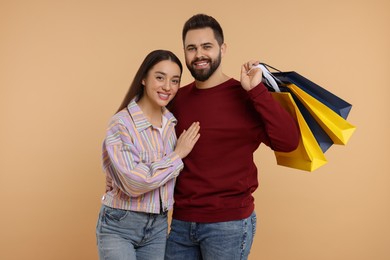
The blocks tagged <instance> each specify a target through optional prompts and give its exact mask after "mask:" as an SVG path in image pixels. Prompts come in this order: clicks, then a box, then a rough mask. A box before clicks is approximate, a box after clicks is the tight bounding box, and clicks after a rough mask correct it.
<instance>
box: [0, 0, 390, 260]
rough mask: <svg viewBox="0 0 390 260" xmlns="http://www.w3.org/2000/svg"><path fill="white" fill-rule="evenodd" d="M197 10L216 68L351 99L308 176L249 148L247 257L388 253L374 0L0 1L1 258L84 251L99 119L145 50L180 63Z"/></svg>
mask: <svg viewBox="0 0 390 260" xmlns="http://www.w3.org/2000/svg"><path fill="white" fill-rule="evenodd" d="M141 2H142V3H141ZM198 12H205V13H207V14H210V15H213V16H214V17H216V18H217V19H218V20H219V21H220V23H221V24H222V26H223V28H224V31H225V34H226V42H227V44H228V52H227V55H226V57H225V58H224V70H225V71H226V73H227V74H229V75H231V76H233V77H236V78H238V76H239V69H240V65H241V63H243V62H245V61H246V60H248V59H250V58H259V59H261V60H262V61H264V62H267V63H269V64H271V65H274V66H276V67H278V68H279V69H282V70H285V71H288V70H295V71H298V72H299V73H301V74H302V75H304V76H306V77H308V78H310V79H312V80H313V81H315V82H316V83H318V84H320V85H322V86H323V87H325V88H327V89H328V90H330V91H332V92H334V93H336V94H337V95H339V96H341V97H343V98H344V99H346V100H347V101H349V102H350V103H352V104H353V105H354V107H353V109H352V111H351V114H350V116H349V118H348V119H349V121H350V122H351V123H353V124H355V125H356V126H357V127H358V128H357V130H356V132H355V133H354V135H353V136H352V138H351V140H350V142H349V143H348V145H347V146H333V147H332V148H331V149H330V150H329V151H328V152H327V153H326V156H327V158H328V160H329V163H328V164H327V165H325V166H323V167H321V168H320V169H319V170H317V171H315V172H313V173H307V172H302V171H298V170H291V169H288V168H286V167H281V166H277V165H276V164H275V158H274V155H273V153H272V151H271V150H269V149H268V148H266V147H262V148H260V149H259V150H258V152H257V153H256V162H257V164H258V166H259V169H260V174H259V178H260V182H261V184H260V188H259V189H258V191H257V192H256V193H255V196H256V210H257V213H258V218H259V225H258V231H257V234H256V238H255V242H254V245H253V250H252V254H251V257H250V259H266V260H386V259H390V249H389V242H390V224H389V219H390V189H389V188H390V176H389V170H388V161H389V159H388V155H389V152H388V151H389V150H388V149H389V145H390V143H389V134H388V133H389V115H388V112H389V104H388V99H389V94H390V93H389V92H390V91H389V80H388V77H389V72H390V48H389V47H390V30H389V26H390V3H389V1H387V0H350V1H346V0H328V1H325V0H319V1H313V0H306V1H304V0H298V1H290V0H280V1H259V0H246V1H212V0H210V1H195V2H194V1H182V0H172V1H170V0H167V1H131V0H127V1H126V0H111V1H108V0H93V1H92V0H77V1H76V0H68V1H56V0H47V1H44V0H36V1H27V0H26V1H22V0H8V1H4V0H2V1H1V2H0V30H1V31H0V38H1V39H0V86H1V92H0V97H1V100H0V115H1V134H0V138H1V139H0V141H1V148H0V152H1V154H0V158H1V175H0V183H1V186H2V187H1V190H0V197H1V199H2V203H1V214H0V233H1V235H0V259H7V260H8V259H10V260H11V259H57V260H58V259H97V252H96V246H95V225H96V219H97V214H98V210H99V206H100V197H101V195H102V192H103V190H104V179H103V174H102V171H101V168H100V149H101V142H102V140H103V137H104V132H105V128H106V126H107V122H108V119H109V118H110V116H111V115H112V114H113V113H114V111H115V110H116V108H117V107H118V106H119V104H120V102H121V100H122V98H123V96H124V95H125V92H126V90H127V88H128V86H129V84H130V81H131V79H132V78H133V75H134V73H135V70H136V69H137V68H138V66H139V65H140V63H141V61H142V59H143V58H144V56H145V55H146V54H147V53H148V52H149V51H151V50H153V49H157V48H166V49H170V50H172V51H174V52H175V53H176V54H178V55H179V57H180V58H181V59H182V60H183V53H182V49H181V28H182V25H183V23H184V22H185V20H186V19H187V18H189V16H191V15H193V14H195V13H198ZM190 80H191V77H190V75H189V73H188V71H187V70H186V71H185V72H184V78H183V83H188V82H189V81H190ZM243 134H244V133H243Z"/></svg>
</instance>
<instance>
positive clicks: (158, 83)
mask: <svg viewBox="0 0 390 260" xmlns="http://www.w3.org/2000/svg"><path fill="white" fill-rule="evenodd" d="M180 75H181V71H180V67H179V66H178V65H177V64H176V63H175V62H173V61H170V60H164V61H160V62H159V63H157V64H156V65H154V66H153V67H152V68H151V69H150V70H149V72H148V74H147V75H146V78H144V79H143V80H142V84H143V85H144V88H145V89H144V95H143V97H142V98H143V99H146V100H147V101H148V102H150V103H151V105H153V106H160V107H163V106H166V105H168V103H169V102H170V101H171V100H172V99H173V97H174V96H175V95H176V93H177V90H178V89H179V86H180ZM146 100H145V101H146Z"/></svg>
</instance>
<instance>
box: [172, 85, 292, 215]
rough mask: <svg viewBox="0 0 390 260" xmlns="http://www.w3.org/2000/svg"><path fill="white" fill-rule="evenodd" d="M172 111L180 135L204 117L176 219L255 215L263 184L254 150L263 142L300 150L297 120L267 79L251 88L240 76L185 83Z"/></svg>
mask: <svg viewBox="0 0 390 260" xmlns="http://www.w3.org/2000/svg"><path fill="white" fill-rule="evenodd" d="M170 110H171V111H172V112H173V114H174V115H175V117H176V118H177V119H178V124H177V126H176V133H177V135H178V136H179V135H180V133H181V132H182V131H183V129H187V128H188V127H189V126H190V125H191V123H192V122H194V121H199V122H200V139H199V140H198V142H197V143H196V145H195V147H194V149H193V150H192V151H191V153H190V154H189V155H188V156H187V157H186V158H184V169H183V171H182V172H181V173H180V175H179V177H178V179H177V182H176V187H175V196H174V198H175V204H174V211H173V218H175V219H178V220H182V221H189V222H222V221H231V220H238V219H243V218H247V217H249V216H250V214H251V213H252V211H253V210H254V198H253V196H252V193H253V192H254V191H255V190H256V188H257V187H258V180H257V168H256V165H255V163H254V161H253V153H254V152H255V151H256V150H257V148H258V147H259V145H260V144H261V143H265V144H266V145H268V146H270V147H271V149H273V150H277V151H284V152H287V151H291V150H294V149H295V148H296V147H297V145H298V140H299V131H298V128H297V125H296V123H295V121H294V119H293V118H292V117H291V116H290V115H289V114H288V113H287V112H286V111H285V110H284V109H283V108H282V107H281V106H280V105H279V103H277V102H276V101H274V99H273V98H272V96H271V95H270V93H269V92H268V90H267V89H266V87H265V86H264V85H263V84H262V83H260V84H259V85H258V86H256V87H255V88H253V89H252V90H250V91H249V92H247V91H245V90H244V89H243V88H242V87H241V84H240V82H238V81H237V80H235V79H230V80H228V81H226V82H224V83H222V84H220V85H218V86H215V87H213V88H209V89H197V88H196V87H195V84H194V83H191V84H189V85H187V86H185V87H182V88H180V89H179V91H178V93H177V95H176V97H175V99H174V101H173V102H172V104H171V107H170Z"/></svg>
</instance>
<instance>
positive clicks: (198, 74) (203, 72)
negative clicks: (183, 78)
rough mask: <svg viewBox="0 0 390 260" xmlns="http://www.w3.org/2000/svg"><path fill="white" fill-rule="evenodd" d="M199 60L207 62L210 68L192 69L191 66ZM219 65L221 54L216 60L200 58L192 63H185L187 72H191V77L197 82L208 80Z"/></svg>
mask: <svg viewBox="0 0 390 260" xmlns="http://www.w3.org/2000/svg"><path fill="white" fill-rule="evenodd" d="M201 60H207V61H208V62H210V68H209V69H200V70H197V69H194V68H193V67H192V65H191V64H193V63H194V62H197V61H201ZM220 64H221V53H219V55H218V57H217V59H216V60H214V61H213V60H211V59H206V58H200V59H196V60H194V61H193V62H192V63H190V64H189V63H186V65H187V68H188V70H189V71H190V72H191V75H192V76H193V77H194V78H195V80H197V81H202V82H204V81H206V80H208V79H209V78H210V76H211V75H213V73H214V72H215V71H216V70H217V69H218V67H219V65H220Z"/></svg>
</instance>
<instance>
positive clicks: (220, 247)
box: [165, 212, 256, 260]
mask: <svg viewBox="0 0 390 260" xmlns="http://www.w3.org/2000/svg"><path fill="white" fill-rule="evenodd" d="M255 231H256V213H255V212H253V213H252V215H251V216H250V217H248V218H246V219H242V220H236V221H227V222H217V223H195V222H184V221H180V220H175V219H173V220H172V223H171V231H170V233H169V236H168V240H167V248H166V250H165V259H166V260H176V259H180V260H181V259H183V260H195V259H196V260H199V259H202V260H238V259H248V255H249V251H250V249H251V246H252V242H253V237H254V235H255Z"/></svg>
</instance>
